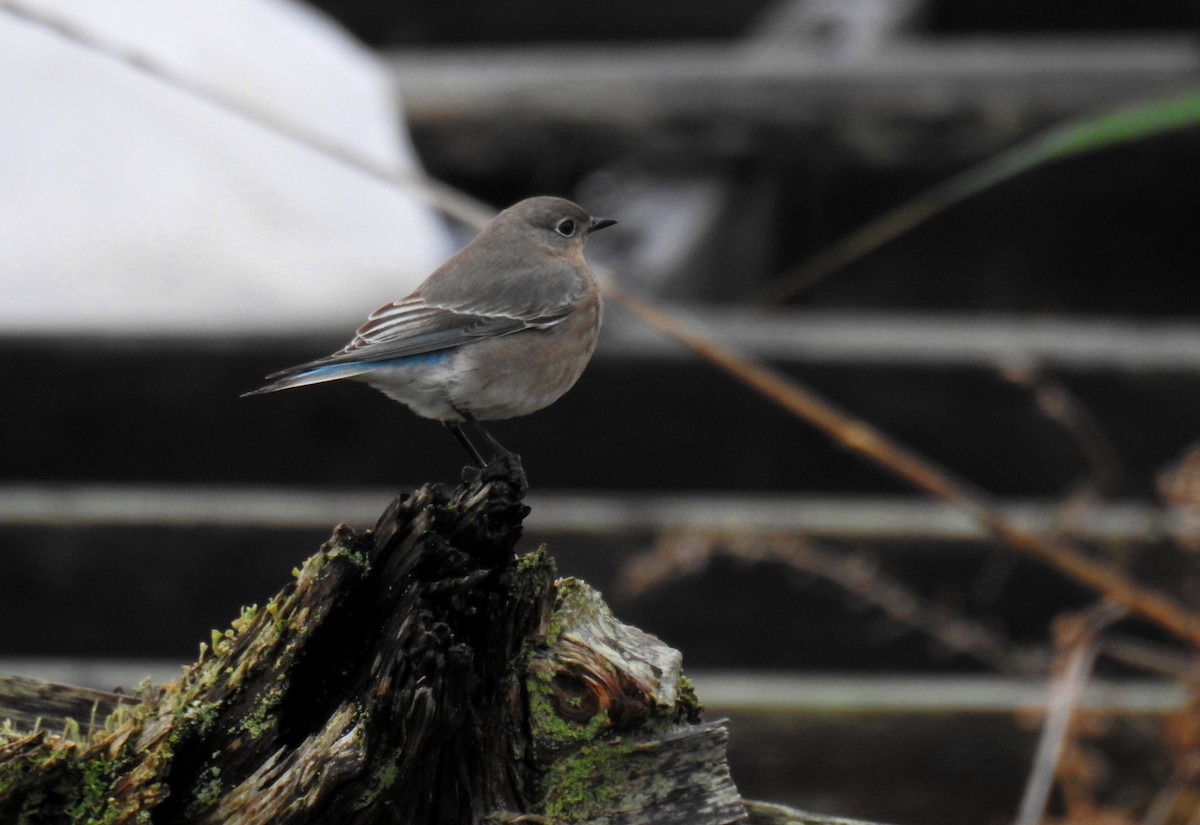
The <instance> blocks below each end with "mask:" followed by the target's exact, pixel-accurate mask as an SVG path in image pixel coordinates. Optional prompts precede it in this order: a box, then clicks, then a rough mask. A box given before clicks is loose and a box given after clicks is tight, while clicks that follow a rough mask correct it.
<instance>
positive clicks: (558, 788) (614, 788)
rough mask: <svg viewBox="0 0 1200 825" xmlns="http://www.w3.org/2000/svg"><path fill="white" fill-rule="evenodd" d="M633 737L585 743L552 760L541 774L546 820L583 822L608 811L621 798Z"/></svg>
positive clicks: (543, 813)
mask: <svg viewBox="0 0 1200 825" xmlns="http://www.w3.org/2000/svg"><path fill="white" fill-rule="evenodd" d="M633 749H634V743H633V741H632V740H622V739H613V740H611V741H607V742H596V743H594V744H591V745H584V746H583V747H581V748H579V750H577V751H575V752H574V753H572V754H570V755H569V756H565V757H563V758H561V759H557V760H555V761H554V762H553V763H552V764H551V765H550V767H549V768H548V769H547V770H546V773H545V774H544V775H543V777H542V783H541V785H542V787H541V811H540V813H541V814H542V815H543V816H544V817H545V818H546V819H547V821H549V822H554V823H557V822H584V821H587V820H589V819H595V818H597V817H599V816H602V815H603V814H604V813H606V812H607V811H609V810H610V809H611V808H612V807H613V803H615V802H616V801H617V800H618V799H620V797H621V792H622V791H621V789H622V788H623V787H624V783H623V781H622V780H623V779H624V778H625V776H626V772H627V771H628V769H629V765H628V759H629V757H630V755H631V754H632V753H633Z"/></svg>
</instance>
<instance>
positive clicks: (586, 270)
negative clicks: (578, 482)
mask: <svg viewBox="0 0 1200 825" xmlns="http://www.w3.org/2000/svg"><path fill="white" fill-rule="evenodd" d="M614 224H616V221H615V220H611V219H608V218H604V219H596V218H593V217H592V216H591V215H589V214H588V213H587V212H586V211H585V210H584V209H583V207H581V206H579V205H578V204H576V203H572V202H571V201H569V200H566V199H564V198H558V197H550V196H539V197H533V198H527V199H525V200H522V201H519V202H518V203H516V204H514V205H512V206H510V207H508V208H507V209H505V210H504V211H502V212H500V213H499V214H498V215H496V217H494V218H493V219H492V220H491V221H490V222H489V223H488V224H487V226H485V227H484V228H483V230H482V231H481V232H480V233H479V234H478V235H477V236H476V237H475V238H474V240H472V241H471V242H470V243H469V244H467V245H466V246H464V247H463V248H462V249H461V250H459V251H458V252H457V253H455V254H454V255H453V256H451V257H450V258H448V259H447V260H446V261H445V262H444V263H443V264H442V265H441V266H439V267H438V268H437V269H435V270H434V271H433V273H432V274H430V275H429V277H428V278H426V279H425V280H424V281H423V282H422V283H421V285H420V286H418V287H417V288H416V289H415V290H413V292H412V293H410V294H409V295H408V296H407V297H405V298H401V299H400V300H398V301H394V302H392V303H390V304H385V305H384V306H382V307H380V308H378V309H376V310H375V311H374V312H372V313H371V314H370V315H369V316H368V317H367V320H366V321H365V322H364V323H363V324H362V325H361V326H360V327H359V328H358V330H357V331H356V332H355V334H354V337H353V338H352V339H351V340H350V343H348V344H346V346H344V347H343V348H342V349H340V350H338V351H337V352H335V353H333V354H331V355H328V356H326V357H324V358H318V359H316V360H315V361H309V362H307V363H304V364H299V365H297V366H294V367H289V368H287V369H285V370H281V371H279V372H276V373H273V374H271V375H268V376H267V377H266V380H267V382H268V383H266V384H264V385H263V386H261V387H259V388H258V389H255V390H251V391H249V392H247V393H243V397H245V396H250V395H259V394H263V393H272V392H278V391H279V390H286V389H292V388H293V387H303V386H308V385H311V384H321V383H325V382H328V381H339V380H343V379H351V380H354V381H361V382H364V383H366V384H368V385H370V386H371V387H374V388H375V389H377V390H379V391H380V392H382V393H383V394H384V395H386V396H387V397H388V398H391V399H393V400H395V401H399V402H400V403H401V404H404V405H405V406H407V407H408V408H409V409H410V410H412V411H413V412H414V413H416V414H417V415H419V416H421V417H423V418H428V419H433V420H435V421H440V422H441V423H442V424H443V425H445V427H446V429H448V430H449V431H450V433H451V434H452V435H453V436H454V437H455V439H456V440H457V441H458V442H459V444H461V445H462V447H463V448H464V449H465V450H466V451H467V453H468V454H469V455H470V457H471V461H472V462H474V464H475V465H476V466H477V467H480V468H482V467H484V465H485V463H486V462H485V460H484V457H483V454H482V453H481V452H480V450H479V449H478V448H477V447H476V446H475V443H474V442H473V441H472V440H471V439H470V437H469V436H468V435H467V432H466V431H465V430H464V425H465V424H470V425H472V426H473V427H475V428H476V429H477V430H478V431H479V432H480V433H481V434H482V435H483V437H484V438H485V439H486V441H487V443H488V445H489V446H490V447H491V449H492V452H493V457H494V458H496V457H501V456H504V457H508V458H509V459H517V465H516V466H517V467H518V468H519V458H518V457H517V456H516V455H515V453H513V452H511V451H510V450H508V449H506V448H505V447H504V446H503V445H502V444H501V443H500V442H499V441H498V440H497V439H496V438H495V437H494V436H493V435H492V434H491V433H490V432H488V430H487V429H486V428H485V427H484V426H483V425H482V424H481V423H480V422H482V421H497V420H502V419H508V418H516V417H519V416H524V415H529V414H530V413H533V412H537V411H538V410H541V409H543V408H545V407H548V406H549V405H551V404H553V403H554V402H555V401H557V400H558V399H559V398H560V397H562V395H563V394H564V393H566V392H567V390H569V389H570V388H571V387H572V386H574V384H575V382H576V381H577V380H578V379H579V376H580V375H581V374H582V373H583V370H584V368H585V367H586V366H587V364H588V361H589V360H590V359H591V357H592V352H593V350H594V349H595V346H596V338H597V336H598V334H599V331H600V321H601V316H602V304H601V299H600V287H599V284H598V283H597V281H596V276H595V274H594V273H593V272H592V270H591V268H590V267H589V266H588V263H587V261H586V260H585V259H584V255H583V249H584V244H585V242H586V241H587V239H588V236H590V235H591V234H592V233H593V232H596V231H598V230H601V229H604V228H606V227H609V226H613V225H614Z"/></svg>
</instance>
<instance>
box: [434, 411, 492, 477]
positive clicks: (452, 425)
mask: <svg viewBox="0 0 1200 825" xmlns="http://www.w3.org/2000/svg"><path fill="white" fill-rule="evenodd" d="M442 423H443V424H445V425H446V429H447V430H449V431H450V434H451V435H453V436H454V437H455V438H456V439H458V443H459V444H461V445H463V449H464V450H466V451H467V454H468V455H469V456H471V461H473V462H475V466H476V467H480V468H482V467H483V465H484V464H485V463H486V462H484V460H483V456H482V455H481V454H480V452H479V450H478V449H476V448H475V445H474V444H472V443H471V439H469V438H467V434H466V433H464V432H463V428H462V424H460V423H458V422H457V421H443V422H442Z"/></svg>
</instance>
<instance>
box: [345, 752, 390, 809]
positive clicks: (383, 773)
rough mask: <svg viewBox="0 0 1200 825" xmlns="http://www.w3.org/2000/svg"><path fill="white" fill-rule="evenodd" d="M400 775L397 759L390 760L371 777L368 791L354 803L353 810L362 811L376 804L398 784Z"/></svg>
mask: <svg viewBox="0 0 1200 825" xmlns="http://www.w3.org/2000/svg"><path fill="white" fill-rule="evenodd" d="M399 773H400V765H399V762H398V761H397V760H395V759H389V760H388V761H387V762H385V763H384V764H383V766H382V767H380V768H379V769H378V770H377V771H375V773H374V774H373V775H372V776H371V782H370V784H369V785H367V789H366V790H365V791H363V793H362V795H361V796H359V798H358V799H356V800H355V801H354V803H353V807H352V810H355V811H361V810H363V809H364V808H368V807H370V806H371V805H374V804H375V800H377V799H378V798H379V797H380V796H381V795H382V794H383V793H384V792H386V791H388V790H390V789H391V787H392V786H393V785H395V784H396V777H397V776H398V775H399Z"/></svg>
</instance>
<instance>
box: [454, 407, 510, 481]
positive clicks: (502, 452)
mask: <svg viewBox="0 0 1200 825" xmlns="http://www.w3.org/2000/svg"><path fill="white" fill-rule="evenodd" d="M455 412H457V413H458V414H459V415H461V416H462V419H463V421H464V422H466V423H468V424H472V425H474V427H475V429H477V430H478V431H479V432H480V433H482V434H483V437H484V439H485V440H486V441H487V443H488V445H489V446H490V447H491V448H492V461H494V462H496V461H498V462H500V463H502V464H504V465H506V469H507V471H508V475H510V476H511V477H512V478H514V479H516V480H517V481H518V483H519V484H520V485H521V486H522V487H524V486H526V484H527V482H526V480H525V468H524V467H523V466H521V456H519V455H517V454H516V453H514V452H513V451H512V450H510V449H508V448H507V447H505V446H504V445H503V444H501V443H500V441H499V439H497V438H496V436H494V435H492V434H491V433H490V432H488V430H487V427H484V426H483V425H482V424H480V423H479V421H478V420H477V419H476V418H475V416H473V415H471V414H470V413H469V412H467V411H466V410H459V409H455ZM463 437H464V438H465V437H466V436H465V435H464V436H463ZM480 466H481V467H482V466H483V465H482V464H481V465H480Z"/></svg>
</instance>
